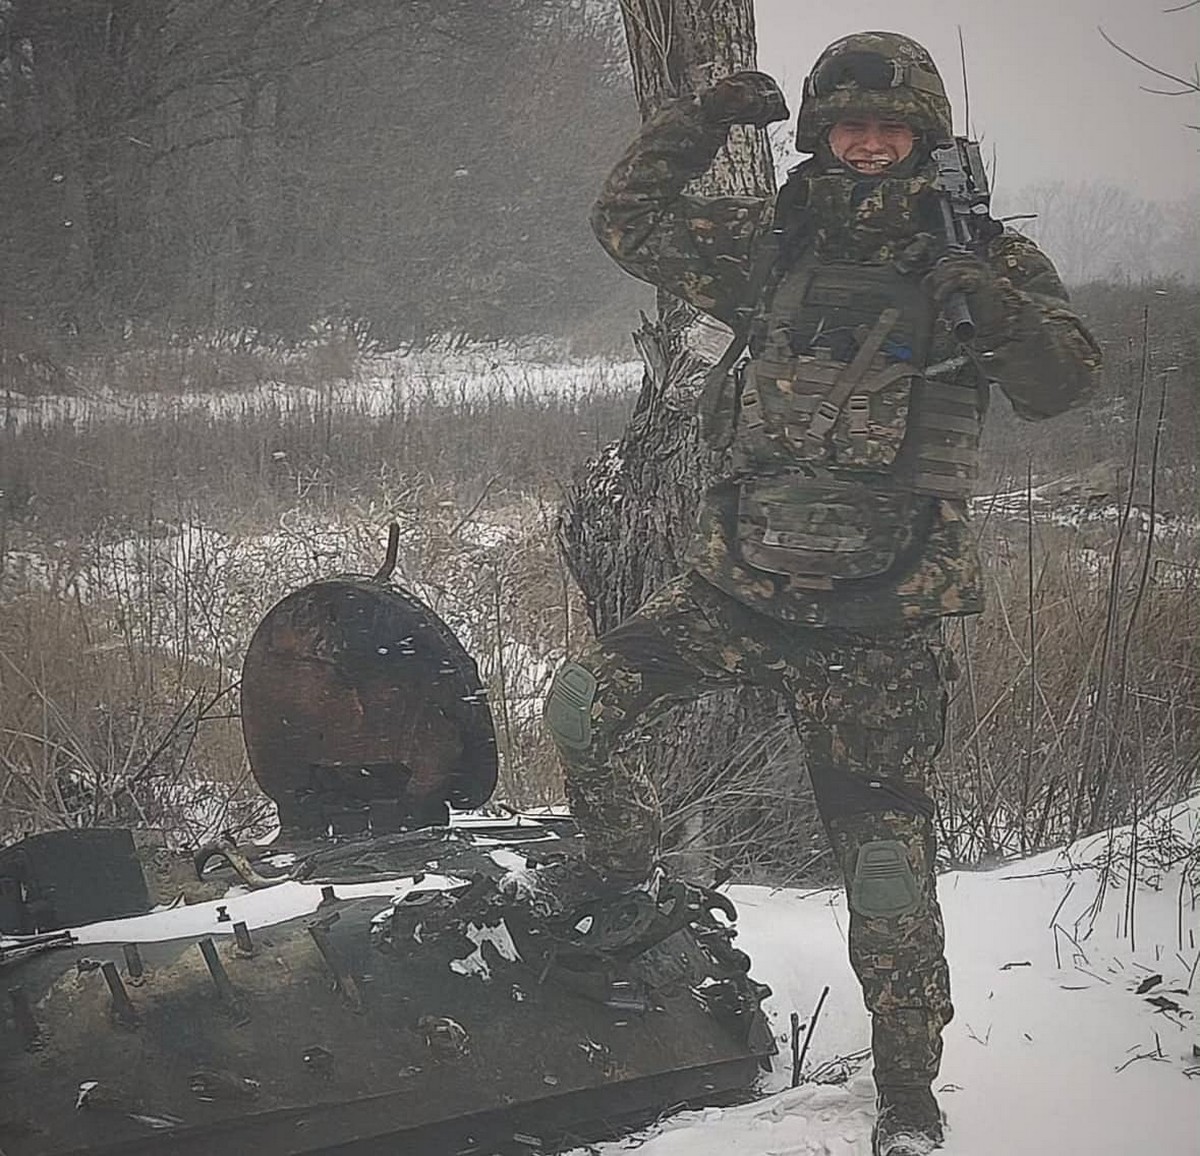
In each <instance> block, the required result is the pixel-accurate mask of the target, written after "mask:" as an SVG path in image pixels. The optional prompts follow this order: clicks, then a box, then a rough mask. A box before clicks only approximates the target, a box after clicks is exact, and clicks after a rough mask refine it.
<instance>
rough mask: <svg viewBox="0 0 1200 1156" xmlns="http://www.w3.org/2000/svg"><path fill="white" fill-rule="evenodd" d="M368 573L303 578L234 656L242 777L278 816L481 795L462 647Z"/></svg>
mask: <svg viewBox="0 0 1200 1156" xmlns="http://www.w3.org/2000/svg"><path fill="white" fill-rule="evenodd" d="M394 537H395V531H394V530H393V540H392V541H390V542H389V551H388V560H387V561H386V562H385V563H384V566H383V568H382V569H381V570H380V572H379V573H378V574H376V575H375V576H374V577H372V578H359V577H345V578H333V579H328V580H325V581H321V582H314V583H313V584H312V585H310V586H305V587H304V588H303V589H301V590H297V591H296V592H295V593H293V594H290V595H288V597H286V598H284V599H283V601H282V602H280V603H278V604H277V605H276V606H275V607H274V608H273V609H272V610H271V611H270V612H269V613H268V614H267V616H266V617H265V618H264V619H263V621H262V622H261V624H260V625H259V627H258V629H257V630H256V631H255V633H254V637H253V638H252V639H251V641H250V647H249V649H248V650H247V652H246V658H245V662H244V664H243V667H242V729H243V732H244V734H245V740H246V749H247V752H248V753H249V756H250V765H251V768H252V769H253V771H254V777H255V778H256V779H257V780H258V784H259V786H260V787H262V789H263V791H264V792H265V793H266V794H267V795H269V796H270V797H271V798H272V799H274V800H275V802H276V804H277V805H278V807H279V819H280V823H281V825H282V826H283V827H284V829H285V830H297V831H309V832H327V831H328V832H331V833H334V834H348V833H351V832H355V831H364V830H370V831H372V832H374V833H376V834H383V833H387V832H390V831H396V830H399V829H400V828H401V827H410V826H429V825H436V824H439V823H444V822H445V821H446V814H447V811H446V808H447V805H449V806H452V807H455V808H459V809H465V808H470V807H477V806H479V805H480V804H482V803H484V802H486V801H487V800H488V799H489V798H490V797H491V794H492V791H493V790H494V789H495V786H496V771H497V757H496V737H495V731H494V729H493V724H492V716H491V711H490V710H489V708H488V704H487V694H486V691H485V689H484V687H483V684H482V683H481V682H480V679H479V671H478V668H477V667H476V665H475V662H474V660H473V659H472V658H471V656H470V655H469V654H467V652H466V650H464V649H463V646H462V644H461V643H460V642H459V641H458V639H457V638H456V637H455V635H454V633H453V631H451V630H450V628H449V627H448V626H447V625H446V624H445V623H444V622H443V621H442V620H441V619H440V618H439V617H438V616H437V615H436V614H435V613H434V612H433V611H432V610H431V609H430V608H429V607H428V606H426V605H425V604H424V603H423V602H421V601H420V600H419V599H418V598H416V597H415V596H414V595H412V594H410V593H409V592H408V591H406V590H403V589H400V588H399V587H396V586H394V585H390V584H389V583H388V578H389V577H390V575H391V571H392V566H393V565H394V559H395V541H394Z"/></svg>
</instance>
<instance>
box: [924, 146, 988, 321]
mask: <svg viewBox="0 0 1200 1156" xmlns="http://www.w3.org/2000/svg"><path fill="white" fill-rule="evenodd" d="M933 163H934V164H935V165H936V166H937V178H936V181H935V187H936V188H937V190H938V192H940V193H941V194H942V195H941V197H940V198H939V202H940V204H941V208H942V224H943V225H944V227H945V229H946V240H947V241H948V242H949V244H950V252H951V253H970V252H971V251H972V250H973V247H974V244H975V241H976V231H977V229H976V226H977V225H979V224H981V223H982V222H983V221H984V220H986V219H987V216H988V204H989V202H990V200H991V195H992V194H991V190H990V189H989V188H988V178H987V171H986V170H985V169H984V167H983V158H982V157H981V156H980V153H979V142H978V141H973V140H967V138H966V137H961V136H956V137H954V138H953V139H952V140H949V141H946V142H945V143H944V144H941V145H938V146H937V147H936V148H935V149H934V150H933ZM946 320H947V321H949V322H950V327H951V329H952V330H953V331H954V336H955V337H956V338H957V339H958V340H959V341H970V340H971V338H972V337H974V336H975V322H974V320H973V319H972V317H971V310H970V309H969V308H968V307H967V299H966V296H965V294H963V293H961V292H959V293H955V294H954V295H953V296H952V297H951V298H950V299H949V301H947V303H946Z"/></svg>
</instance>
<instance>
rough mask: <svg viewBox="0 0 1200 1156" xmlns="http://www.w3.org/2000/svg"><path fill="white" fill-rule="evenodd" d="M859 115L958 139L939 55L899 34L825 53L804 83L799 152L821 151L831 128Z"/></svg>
mask: <svg viewBox="0 0 1200 1156" xmlns="http://www.w3.org/2000/svg"><path fill="white" fill-rule="evenodd" d="M855 116H877V117H880V118H887V119H895V120H903V121H904V122H905V123H906V124H909V125H911V126H912V128H913V129H914V131H916V132H918V133H921V134H922V135H924V136H925V137H926V138H927V139H928V140H930V141H940V140H946V139H948V138H949V137H951V136H953V135H954V129H953V124H952V119H951V113H950V101H949V100H947V99H946V88H945V85H943V84H942V78H941V76H940V75H939V74H938V70H937V65H936V64H934V62H933V57H932V56H930V55H929V53H928V51H926V49H925V48H923V47H922V46H921V45H920V44H918V43H917V42H916V41H915V40H910V39H909V38H908V37H907V36H901V35H900V33H898V32H856V33H855V34H854V35H853V36H844V37H842V39H841V40H835V41H834V42H833V43H832V44H831V45H830V46H829V47H828V48H826V49H825V51H824V52H822V53H821V55H820V56H819V57H818V58H817V63H816V64H815V65H813V70H812V72H810V73H809V74H808V76H807V77H806V78H805V81H804V93H803V96H802V97H801V100H800V119H799V122H798V123H797V125H796V148H797V149H798V150H799V151H800V152H804V153H813V152H816V151H817V149H818V148H819V147H820V145H821V142H822V140H823V139H824V137H825V134H826V133H827V132H828V131H829V129H830V128H832V127H833V126H834V125H835V124H836V123H837V122H838V121H839V120H844V119H846V118H847V117H855Z"/></svg>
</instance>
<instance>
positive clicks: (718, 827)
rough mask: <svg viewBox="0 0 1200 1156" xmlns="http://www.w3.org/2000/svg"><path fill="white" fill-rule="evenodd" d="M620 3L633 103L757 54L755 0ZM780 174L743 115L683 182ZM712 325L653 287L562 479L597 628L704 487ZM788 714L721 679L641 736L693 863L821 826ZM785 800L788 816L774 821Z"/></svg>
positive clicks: (666, 554) (704, 183)
mask: <svg viewBox="0 0 1200 1156" xmlns="http://www.w3.org/2000/svg"><path fill="white" fill-rule="evenodd" d="M621 7H622V12H623V15H624V19H625V31H626V38H627V41H628V45H629V55H630V61H631V64H632V67H633V78H634V88H635V91H636V94H637V99H638V104H639V107H640V109H641V112H642V116H643V119H645V118H646V117H648V116H649V115H651V114H652V113H653V112H654V110H655V109H656V108H657V107H658V106H659V105H660V104H661V103H662V101H663V100H665V99H667V98H669V97H673V96H680V95H685V94H687V93H691V92H695V91H697V90H698V89H700V88H703V87H704V86H706V85H708V84H710V83H712V82H713V81H714V80H717V79H719V78H720V77H722V76H726V75H728V74H729V73H731V72H736V71H738V70H740V69H746V68H753V67H755V53H756V44H755V36H754V14H753V7H752V4H751V2H750V0H622V5H621ZM774 184H775V182H774V174H773V169H772V164H771V156H770V149H769V146H768V143H767V137H766V134H765V132H759V131H756V130H753V129H749V128H741V127H738V128H735V129H733V130H732V131H731V133H730V136H729V140H728V142H727V144H726V146H725V148H724V149H723V150H722V151H721V152H720V153H719V154H718V156H717V159H716V161H715V163H714V164H713V166H712V168H711V169H710V170H709V171H708V172H707V173H706V174H705V175H704V176H703V177H701V178H700V179H699V180H697V181H696V182H695V183H694V186H693V189H692V190H691V191H695V192H697V193H699V194H701V195H703V194H710V195H714V196H718V195H730V194H734V195H751V196H769V195H771V193H772V192H773V191H774ZM706 325H707V326H718V323H716V322H712V321H706V320H705V319H701V318H699V316H698V314H697V313H696V311H695V310H693V309H692V308H691V307H690V306H687V305H685V304H684V303H682V302H681V301H679V300H678V299H676V298H674V297H671V296H669V295H667V294H664V293H660V294H659V302H658V318H657V320H656V321H654V322H651V321H649V320H648V319H646V318H643V323H642V326H641V328H640V329H639V330H638V332H637V333H635V334H634V335H633V340H634V344H635V345H636V346H637V348H638V351H639V352H640V354H641V355H642V359H643V361H644V362H645V365H646V373H645V376H644V378H643V382H642V389H641V394H640V396H639V397H638V399H637V403H636V405H635V407H634V411H633V414H632V417H631V418H630V422H629V426H628V428H627V429H626V431H625V434H624V435H623V436H622V438H621V440H620V441H619V442H617V443H615V444H614V445H611V446H609V447H608V448H607V449H606V450H605V451H604V452H603V453H602V454H600V455H599V457H597V458H595V459H593V460H592V461H590V462H589V463H588V464H587V466H586V467H585V468H584V470H583V473H582V476H581V477H580V478H578V479H577V480H576V483H575V485H574V487H573V488H572V489H571V491H570V492H569V493H568V495H567V499H566V503H565V506H564V509H563V511H562V516H561V521H560V525H559V535H560V541H561V545H562V549H563V552H564V555H565V557H566V560H567V564H568V566H569V567H570V569H571V571H572V573H573V575H574V576H575V579H576V581H577V582H578V583H579V586H580V589H581V590H582V591H583V595H584V599H585V603H586V605H587V608H588V613H589V616H590V617H591V621H592V626H593V628H594V629H595V630H596V632H597V634H603V633H604V632H605V631H607V630H610V629H611V628H612V627H614V626H616V625H617V624H618V623H620V622H621V621H623V620H624V619H625V618H627V617H628V616H629V615H630V614H631V613H633V611H634V610H636V609H637V607H638V606H640V605H641V604H642V602H644V601H645V599H646V598H647V596H649V595H650V594H651V593H652V592H653V591H654V590H655V589H657V588H658V587H660V586H661V585H662V584H663V583H665V582H666V581H668V580H669V579H671V578H672V577H674V576H675V575H677V574H678V573H679V572H680V571H681V569H682V562H683V552H684V549H685V548H686V546H687V542H688V538H689V536H690V533H691V528H692V525H693V523H694V520H695V515H696V510H697V505H698V501H699V498H700V495H701V494H702V493H703V492H704V490H705V488H706V486H707V485H708V482H709V481H710V479H711V478H712V477H713V473H714V471H715V470H716V469H717V468H718V466H719V465H720V458H719V457H717V456H714V455H713V453H712V452H711V451H710V450H709V448H708V446H707V444H706V443H705V442H704V441H703V440H702V438H701V436H700V431H699V423H698V421H697V420H696V418H695V407H696V401H697V398H698V395H699V391H700V389H701V387H702V384H703V378H704V374H705V372H706V370H707V369H708V368H709V366H710V365H711V364H712V362H715V361H716V360H717V357H718V356H719V353H720V350H721V348H722V346H721V344H720V341H719V340H718V342H717V344H716V347H715V349H712V351H711V356H710V357H708V358H706V357H703V356H701V355H699V353H698V352H697V351H696V350H695V349H694V348H693V347H694V346H697V345H698V344H699V343H698V342H696V341H695V340H694V335H696V334H697V333H698V331H699V330H700V329H702V328H703V327H705V326H706ZM726 340H727V338H726ZM708 344H709V345H710V346H711V345H712V342H711V340H710V341H709V343H708ZM787 720H788V716H787V715H786V713H785V712H783V710H782V706H781V704H780V703H779V701H778V700H777V699H776V698H775V696H773V695H771V694H767V693H763V692H741V693H737V692H731V693H727V694H721V695H713V696H709V697H708V698H706V699H704V700H702V701H700V702H698V703H697V704H695V705H694V706H691V707H686V708H680V709H678V710H675V711H672V712H671V715H670V716H669V717H668V718H667V719H666V720H665V721H664V722H663V724H662V725H660V726H658V727H656V728H655V730H654V733H653V734H652V735H646V736H640V738H641V739H642V740H643V741H644V742H646V743H647V744H648V745H642V746H640V749H642V750H645V751H647V752H648V754H647V762H648V764H649V765H650V766H651V767H653V768H654V773H655V779H656V783H657V786H658V789H659V794H660V797H661V799H662V803H663V811H664V840H665V843H666V845H667V847H668V849H670V848H672V847H673V848H674V849H675V850H677V851H681V852H684V853H686V855H687V869H688V870H689V871H696V870H698V869H700V868H701V867H703V866H705V865H707V864H709V863H712V862H713V861H716V860H719V861H722V862H727V863H728V862H735V863H739V864H741V865H743V866H747V865H753V866H756V867H757V866H765V865H769V866H771V867H772V868H775V869H778V868H784V869H786V866H787V864H789V863H790V862H793V861H794V855H795V851H796V850H797V848H795V847H794V845H793V846H792V847H791V849H790V850H789V848H788V844H794V842H795V840H792V839H788V840H786V843H784V842H779V841H777V843H776V846H775V847H774V848H772V847H767V846H765V845H764V844H765V842H766V838H769V836H766V837H764V821H766V820H768V818H769V820H770V822H769V823H768V827H774V826H775V825H776V824H777V825H778V831H777V834H778V835H779V836H781V837H782V836H785V834H786V832H785V830H784V828H787V827H796V826H798V828H799V829H798V830H796V831H795V834H796V836H797V837H798V839H799V840H800V841H801V842H802V843H805V844H807V843H809V841H810V840H811V839H814V838H815V839H816V840H817V841H818V842H819V841H820V839H821V835H820V833H819V831H818V830H817V824H816V823H815V820H814V818H813V815H812V807H811V803H810V802H809V799H810V796H808V795H807V785H806V782H805V780H806V776H804V775H803V774H802V773H801V765H802V756H801V753H800V750H799V748H798V744H797V740H796V737H795V734H794V732H793V729H792V727H791V726H790V725H788V721H787ZM718 814H719V815H720V819H719V820H717V819H716V818H715V816H716V815H718ZM785 815H786V818H787V819H788V820H789V822H781V821H780V820H781V819H782V818H784V817H785ZM774 851H778V853H779V854H778V856H776V855H775V854H773V852H774Z"/></svg>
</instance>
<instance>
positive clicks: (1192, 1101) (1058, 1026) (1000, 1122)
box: [574, 799, 1200, 1156]
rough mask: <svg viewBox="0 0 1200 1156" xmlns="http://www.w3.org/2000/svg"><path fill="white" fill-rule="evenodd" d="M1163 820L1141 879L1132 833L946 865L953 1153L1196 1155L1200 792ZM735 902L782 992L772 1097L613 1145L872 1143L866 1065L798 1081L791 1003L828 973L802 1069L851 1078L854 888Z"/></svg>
mask: <svg viewBox="0 0 1200 1156" xmlns="http://www.w3.org/2000/svg"><path fill="white" fill-rule="evenodd" d="M1153 830H1154V832H1156V833H1154V834H1151V830H1150V828H1149V827H1146V828H1143V830H1142V831H1141V832H1140V840H1141V844H1142V845H1141V849H1140V851H1139V855H1138V859H1139V863H1140V867H1139V870H1138V872H1137V875H1138V878H1137V880H1136V881H1135V883H1134V886H1133V887H1132V888H1130V887H1129V885H1128V884H1129V879H1128V871H1127V867H1128V861H1129V833H1128V831H1126V832H1122V833H1119V835H1118V836H1117V837H1116V838H1115V839H1113V840H1111V841H1110V839H1109V837H1108V836H1095V837H1093V838H1091V839H1088V840H1085V841H1084V842H1082V843H1079V844H1077V845H1076V846H1075V847H1073V848H1071V849H1070V850H1069V851H1055V852H1048V853H1046V854H1042V855H1039V856H1036V857H1034V858H1030V859H1026V860H1023V861H1020V862H1014V863H1010V864H1008V865H1006V866H1005V867H1003V868H1001V869H998V870H993V871H987V872H955V873H952V874H948V875H944V876H942V879H941V884H940V886H941V898H942V906H943V908H944V910H945V916H946V933H947V954H948V956H949V959H950V968H951V980H952V984H953V989H954V1003H955V1007H956V1009H957V1014H956V1017H955V1020H954V1022H953V1023H952V1024H951V1025H950V1027H949V1028H948V1029H947V1033H946V1053H945V1058H944V1062H943V1065H942V1074H941V1079H940V1081H939V1085H938V1093H939V1099H940V1101H941V1104H942V1108H943V1110H944V1111H945V1113H946V1115H947V1119H948V1131H947V1141H946V1146H945V1149H944V1151H945V1156H1017V1154H1020V1156H1076V1154H1079V1156H1137V1154H1140V1153H1148V1154H1149V1153H1153V1154H1154V1156H1196V1154H1197V1153H1200V1028H1198V1025H1197V1021H1196V1018H1195V1017H1196V1015H1197V1013H1198V1012H1200V979H1198V976H1197V964H1198V962H1200V943H1198V942H1197V940H1198V939H1200V927H1198V926H1197V924H1198V908H1197V903H1198V900H1200V799H1193V800H1192V802H1191V804H1190V805H1189V806H1185V807H1179V808H1177V809H1176V810H1175V811H1174V812H1173V814H1172V816H1171V821H1170V826H1169V828H1168V827H1166V826H1158V825H1153ZM1168 830H1169V831H1171V832H1173V833H1174V836H1173V837H1172V836H1171V835H1169V834H1168ZM1148 836H1149V837H1148ZM1155 847H1157V848H1159V850H1153V849H1152V848H1155ZM1172 848H1173V850H1172ZM1188 848H1190V850H1188ZM1160 852H1161V853H1160ZM1176 855H1178V856H1182V857H1184V858H1182V859H1181V860H1180V861H1177V862H1175V864H1174V865H1173V866H1170V867H1167V866H1166V863H1164V862H1161V861H1160V860H1161V859H1166V860H1170V859H1171V858H1173V857H1174V856H1176ZM1106 865H1107V866H1106ZM1185 872H1187V873H1188V875H1187V878H1186V879H1185ZM731 895H732V896H733V898H734V900H735V901H736V903H737V905H738V910H739V912H740V921H739V922H740V926H741V928H742V930H741V934H740V937H739V943H740V945H741V946H742V947H744V948H745V949H746V950H747V951H748V952H749V953H750V956H751V958H752V959H753V960H754V970H753V974H754V976H755V978H756V979H759V980H761V981H763V982H765V983H768V984H770V985H771V988H772V989H773V991H774V993H775V994H774V997H773V998H772V1000H771V1001H770V1002H769V1004H768V1010H769V1012H770V1015H771V1017H772V1022H773V1026H774V1027H775V1030H776V1035H777V1036H779V1037H780V1038H781V1044H780V1047H781V1054H780V1056H778V1057H777V1058H776V1060H775V1071H774V1072H773V1073H772V1075H771V1076H770V1077H768V1079H767V1081H766V1088H765V1090H768V1091H770V1092H772V1093H773V1094H770V1095H768V1096H766V1097H765V1098H764V1099H762V1100H759V1101H756V1102H755V1103H752V1104H747V1105H744V1106H742V1107H737V1108H729V1109H717V1108H711V1109H708V1110H706V1111H702V1112H696V1113H686V1114H683V1115H680V1116H676V1117H674V1118H671V1119H669V1120H666V1121H665V1122H663V1123H661V1124H659V1125H658V1126H656V1127H655V1128H653V1129H651V1130H650V1131H649V1132H647V1133H643V1134H641V1135H639V1136H637V1137H632V1138H630V1139H629V1140H627V1141H624V1142H620V1143H613V1144H607V1145H603V1146H601V1147H600V1148H599V1149H598V1151H599V1153H601V1154H602V1156H616V1154H618V1153H624V1152H627V1151H630V1150H633V1149H635V1148H636V1150H637V1152H638V1154H639V1156H869V1154H870V1150H871V1142H870V1136H871V1124H872V1120H873V1118H874V1086H873V1084H872V1082H871V1078H870V1067H869V1062H867V1061H862V1062H861V1063H860V1064H859V1065H858V1071H857V1073H856V1074H854V1075H852V1076H851V1077H850V1079H849V1080H848V1081H847V1082H845V1083H837V1084H820V1083H802V1084H801V1085H800V1087H798V1088H796V1089H790V1088H789V1087H788V1084H789V1083H790V1057H789V1056H788V1050H789V1046H788V1043H787V1037H788V1035H789V1015H790V1012H791V1011H792V1010H796V1011H799V1012H800V1014H801V1016H802V1018H803V1020H804V1022H805V1023H807V1019H808V1016H809V1015H811V1012H812V1009H813V1008H814V1007H815V1006H816V1003H817V1000H818V998H819V996H820V993H821V989H822V987H823V986H824V985H826V984H828V985H829V988H830V994H829V997H828V999H827V1000H826V1001H825V1006H824V1008H823V1010H822V1012H821V1015H820V1018H819V1019H818V1021H817V1024H816V1028H815V1030H814V1034H813V1043H812V1047H811V1049H810V1052H809V1059H808V1062H807V1063H806V1071H805V1076H806V1079H807V1078H808V1077H810V1076H817V1077H818V1078H822V1077H824V1078H828V1077H829V1076H831V1075H836V1074H838V1073H839V1072H840V1073H844V1072H845V1069H846V1067H847V1065H845V1064H843V1063H840V1062H839V1058H840V1057H847V1056H849V1057H854V1056H859V1055H862V1054H863V1053H864V1051H865V1049H866V1048H867V1047H868V1044H869V1030H868V1021H867V1016H866V1013H865V1012H864V1011H863V1008H862V1004H861V997H860V995H859V989H858V984H857V982H856V980H855V978H854V975H853V973H852V972H851V970H850V965H849V963H848V962H847V959H846V943H845V932H846V903H845V899H844V897H843V896H842V895H841V893H840V892H837V893H834V892H816V893H806V892H798V891H790V890H781V891H769V890H766V889H763V888H758V887H734V888H733V889H732V890H731ZM1155 976H1159V977H1161V978H1160V980H1159V982H1152V981H1153V980H1154V977H1155ZM1143 988H1144V989H1145V990H1144V991H1141V992H1140V993H1139V989H1143ZM849 1066H855V1065H854V1063H853V1062H852V1063H851V1065H849ZM574 1156H584V1151H583V1150H582V1149H580V1150H578V1151H577V1152H576V1153H575V1154H574Z"/></svg>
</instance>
